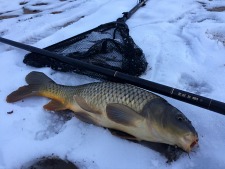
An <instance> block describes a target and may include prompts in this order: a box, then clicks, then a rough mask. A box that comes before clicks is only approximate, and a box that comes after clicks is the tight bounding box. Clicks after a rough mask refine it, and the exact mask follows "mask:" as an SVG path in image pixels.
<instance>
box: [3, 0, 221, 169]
mask: <svg viewBox="0 0 225 169" xmlns="http://www.w3.org/2000/svg"><path fill="white" fill-rule="evenodd" d="M136 2H137V1H136V0H132V1H126V0H77V1H76V0H74V1H73V0H70V1H69V0H68V1H67V0H32V1H29V0H28V1H26V0H13V1H6V0H0V36H1V37H5V38H9V39H12V40H15V41H19V42H23V43H26V44H30V45H34V46H36V47H41V48H43V47H46V46H48V45H51V44H53V43H56V42H59V41H61V40H64V39H66V38H69V37H71V36H74V35H76V34H79V33H81V32H84V31H86V30H89V29H91V28H94V27H96V26H98V25H100V24H102V23H106V22H110V21H114V20H115V19H117V18H118V17H120V16H121V13H122V12H124V11H128V10H129V9H131V8H132V7H133V6H134V5H135V4H136ZM127 24H128V26H129V28H130V34H131V36H132V37H133V39H134V40H135V42H136V43H137V44H138V45H139V46H140V47H141V48H142V49H143V51H144V53H145V55H146V58H147V60H148V62H149V68H148V72H147V73H146V74H145V75H143V76H142V77H143V78H145V79H148V80H151V81H155V82H158V83H162V84H165V85H169V86H173V87H176V88H179V89H182V90H186V91H189V92H193V93H197V94H200V95H202V96H206V97H210V98H213V99H216V100H220V101H223V102H225V96H224V94H225V78H224V74H225V55H224V54H225V1H224V0H211V1H208V0H198V1H197V0H182V1H180V0H167V1H165V0H149V2H148V3H147V5H146V6H145V7H144V8H142V9H140V10H139V11H138V12H137V13H136V14H135V15H134V16H133V17H132V18H131V19H130V20H129V21H128V22H127ZM26 53H27V52H25V51H23V50H19V49H16V48H13V47H10V46H7V45H3V44H0V68H1V70H0V77H1V80H0V168H1V169H16V168H20V167H21V166H22V165H23V164H24V163H26V162H28V161H30V160H32V159H35V158H38V157H40V156H48V155H51V154H54V155H56V156H59V157H61V158H64V159H68V160H70V161H73V162H74V163H76V164H77V165H78V166H79V167H81V168H88V169H128V168H129V169H153V168H160V169H180V168H184V169H190V168H192V169H205V168H208V169H213V168H217V169H224V168H225V156H224V154H225V116H222V115H219V114H216V113H214V112H211V111H207V110H204V109H201V108H198V107H195V106H191V105H188V104H186V103H182V102H179V101H176V100H173V99H170V98H166V99H167V100H168V101H169V102H170V103H171V104H173V105H174V106H176V107H177V108H179V109H180V110H181V111H182V112H184V114H185V115H186V116H187V117H188V118H189V119H190V120H191V121H192V123H193V125H194V126H195V128H196V130H197V131H198V133H199V138H200V140H199V147H198V148H197V149H196V150H195V152H191V153H190V158H189V157H188V156H187V155H184V156H182V157H181V158H180V159H179V160H178V161H176V162H174V163H172V164H170V165H168V164H166V163H165V161H166V159H165V158H164V157H162V156H160V155H159V153H156V152H154V151H152V150H150V149H148V148H145V147H143V146H141V145H138V144H135V143H132V142H129V141H126V140H122V139H119V138H116V137H114V136H112V135H111V134H110V133H109V132H108V131H107V130H105V129H103V128H99V127H96V126H93V125H88V124H85V123H83V122H81V121H79V120H77V119H76V118H72V119H71V120H68V121H66V120H65V119H64V118H63V117H61V116H58V115H56V114H54V113H49V112H46V111H44V110H43V108H42V106H43V105H44V104H45V103H46V102H47V99H44V98H30V99H26V100H24V102H17V103H14V104H8V103H6V101H5V98H6V96H7V95H8V94H9V93H11V92H12V91H13V90H15V89H17V88H18V87H19V86H21V85H24V84H25V81H24V78H25V76H26V75H27V74H28V73H29V72H31V71H33V70H37V71H42V72H44V73H46V74H47V75H49V76H50V77H51V78H53V79H54V80H55V81H56V82H58V83H61V84H65V85H78V84H83V83H88V82H92V81H93V79H90V78H88V77H84V76H80V75H74V74H71V73H61V72H55V71H53V70H51V69H49V68H42V69H36V68H33V67H29V66H26V65H24V64H23V62H22V61H23V56H24V55H25V54H26ZM11 111H13V113H12V114H9V113H8V112H11Z"/></svg>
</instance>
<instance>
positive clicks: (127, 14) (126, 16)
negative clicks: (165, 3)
mask: <svg viewBox="0 0 225 169" xmlns="http://www.w3.org/2000/svg"><path fill="white" fill-rule="evenodd" d="M147 1H148V0H139V2H138V4H137V5H136V6H134V7H133V8H132V9H131V10H130V11H129V12H123V17H122V18H118V19H117V21H121V22H126V21H127V20H128V19H129V18H130V17H131V16H132V15H133V14H134V13H135V12H136V11H137V10H138V9H139V8H141V7H143V6H145V4H146V2H147Z"/></svg>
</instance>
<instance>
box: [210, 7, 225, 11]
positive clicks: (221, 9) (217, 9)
mask: <svg viewBox="0 0 225 169" xmlns="http://www.w3.org/2000/svg"><path fill="white" fill-rule="evenodd" d="M207 11H210V12H224V11H225V6H220V7H214V8H207Z"/></svg>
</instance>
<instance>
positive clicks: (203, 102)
mask: <svg viewBox="0 0 225 169" xmlns="http://www.w3.org/2000/svg"><path fill="white" fill-rule="evenodd" d="M0 42H2V43H5V44H8V45H11V46H15V47H17V48H20V49H24V50H26V51H30V52H34V53H38V54H41V55H44V56H48V57H51V58H54V59H56V60H58V61H61V62H63V63H66V64H69V65H76V66H77V67H79V68H81V69H86V70H89V71H93V72H96V73H99V74H102V75H105V76H109V77H111V78H113V79H115V80H119V81H121V82H125V83H129V84H132V85H135V86H138V87H141V88H144V89H146V90H150V91H153V92H156V93H159V94H162V95H165V96H168V97H171V98H174V99H177V100H180V101H183V102H186V103H189V104H192V105H195V106H198V107H201V108H204V109H208V110H211V111H214V112H217V113H220V114H222V115H225V103H223V102H220V101H217V100H213V99H210V98H207V97H203V96H199V95H196V94H193V93H189V92H186V91H183V90H179V89H176V88H173V87H169V86H166V85H163V84H159V83H155V82H151V81H148V80H145V79H142V78H138V77H135V76H131V75H128V74H125V73H122V72H119V71H115V70H111V69H107V68H104V67H100V66H96V65H93V64H89V63H86V62H82V61H80V60H77V59H74V58H73V59H72V58H69V57H65V56H61V55H60V54H56V53H54V52H49V51H47V50H44V49H40V48H37V47H33V46H30V45H26V44H23V43H19V42H15V41H12V40H9V39H5V38H1V37H0Z"/></svg>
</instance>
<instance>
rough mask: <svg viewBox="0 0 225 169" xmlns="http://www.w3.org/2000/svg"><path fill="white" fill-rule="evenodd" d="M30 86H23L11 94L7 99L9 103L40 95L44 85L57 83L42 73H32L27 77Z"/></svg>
mask: <svg viewBox="0 0 225 169" xmlns="http://www.w3.org/2000/svg"><path fill="white" fill-rule="evenodd" d="M26 82H27V83H28V85H26V86H22V87H20V88H19V89H17V90H16V91H14V92H12V93H11V94H9V95H8V96H7V98H6V101H7V102H8V103H12V102H16V101H19V100H22V99H24V98H26V97H30V96H38V95H40V88H41V87H42V86H43V85H44V84H48V83H55V82H54V81H53V80H52V79H50V78H49V77H48V76H46V75H45V74H44V73H41V72H35V71H34V72H31V73H29V74H28V75H27V76H26Z"/></svg>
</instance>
